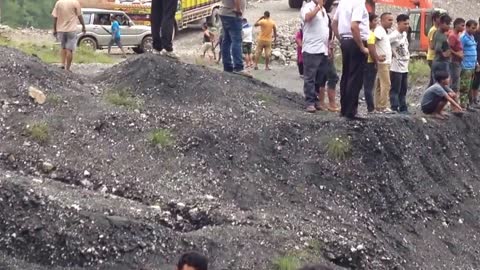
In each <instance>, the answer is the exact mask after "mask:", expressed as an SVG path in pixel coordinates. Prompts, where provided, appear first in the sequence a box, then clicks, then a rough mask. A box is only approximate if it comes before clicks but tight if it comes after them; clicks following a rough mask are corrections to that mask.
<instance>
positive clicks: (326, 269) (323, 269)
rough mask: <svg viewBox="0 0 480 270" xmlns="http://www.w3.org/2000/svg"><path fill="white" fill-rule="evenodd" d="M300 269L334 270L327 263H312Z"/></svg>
mask: <svg viewBox="0 0 480 270" xmlns="http://www.w3.org/2000/svg"><path fill="white" fill-rule="evenodd" d="M300 270H333V269H332V268H331V267H328V266H325V265H320V264H310V265H305V266H304V267H302V268H300Z"/></svg>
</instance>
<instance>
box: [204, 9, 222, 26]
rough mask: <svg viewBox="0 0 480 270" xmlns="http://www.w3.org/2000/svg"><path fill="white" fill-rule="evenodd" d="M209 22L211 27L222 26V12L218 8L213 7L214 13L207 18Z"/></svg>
mask: <svg viewBox="0 0 480 270" xmlns="http://www.w3.org/2000/svg"><path fill="white" fill-rule="evenodd" d="M207 23H208V25H209V26H211V27H215V28H218V27H220V24H221V23H222V21H221V20H220V12H219V11H218V8H215V9H213V11H212V15H211V16H210V17H208V18H207Z"/></svg>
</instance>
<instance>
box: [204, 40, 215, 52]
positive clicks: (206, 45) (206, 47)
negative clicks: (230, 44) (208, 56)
mask: <svg viewBox="0 0 480 270" xmlns="http://www.w3.org/2000/svg"><path fill="white" fill-rule="evenodd" d="M208 51H213V44H212V42H205V43H203V45H202V53H203V54H205V53H207V52H208Z"/></svg>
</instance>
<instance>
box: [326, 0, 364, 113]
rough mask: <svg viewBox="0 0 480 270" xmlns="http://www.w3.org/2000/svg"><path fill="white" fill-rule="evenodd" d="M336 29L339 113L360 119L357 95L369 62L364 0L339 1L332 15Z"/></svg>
mask: <svg viewBox="0 0 480 270" xmlns="http://www.w3.org/2000/svg"><path fill="white" fill-rule="evenodd" d="M333 29H334V32H335V36H336V37H337V38H338V39H339V40H340V44H341V50H342V63H343V68H342V70H343V71H342V78H341V80H340V106H341V111H340V115H341V116H344V117H346V118H347V119H350V120H361V119H362V118H361V117H358V116H357V112H358V111H357V110H358V96H359V93H360V90H361V89H362V85H363V72H364V70H365V65H366V64H367V55H368V49H367V47H366V44H367V43H366V41H367V39H368V35H369V15H368V12H367V8H366V6H365V1H364V0H349V1H343V0H342V1H340V3H339V4H338V8H337V10H336V12H335V16H334V19H333Z"/></svg>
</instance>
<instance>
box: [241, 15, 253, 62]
mask: <svg viewBox="0 0 480 270" xmlns="http://www.w3.org/2000/svg"><path fill="white" fill-rule="evenodd" d="M252 48H253V27H252V25H251V24H249V23H248V21H247V19H246V18H243V26H242V50H243V55H244V57H245V64H246V66H247V68H251V67H253V58H252Z"/></svg>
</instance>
